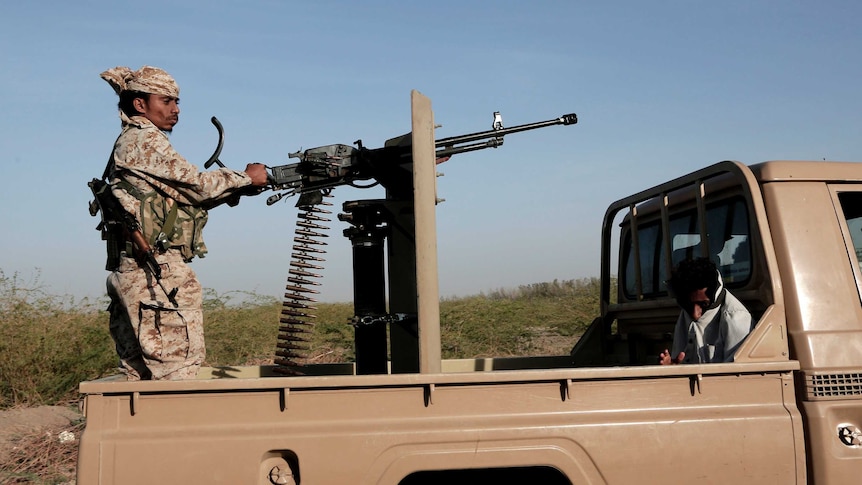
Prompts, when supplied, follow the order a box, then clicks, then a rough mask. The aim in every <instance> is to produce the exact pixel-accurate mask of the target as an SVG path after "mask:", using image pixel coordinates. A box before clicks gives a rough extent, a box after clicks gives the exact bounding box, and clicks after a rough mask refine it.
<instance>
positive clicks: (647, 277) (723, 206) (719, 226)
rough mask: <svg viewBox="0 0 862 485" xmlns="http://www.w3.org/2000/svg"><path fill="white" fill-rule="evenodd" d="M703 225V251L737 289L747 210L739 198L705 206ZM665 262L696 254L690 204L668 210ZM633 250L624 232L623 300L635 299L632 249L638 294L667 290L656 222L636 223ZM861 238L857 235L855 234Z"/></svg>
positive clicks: (745, 265) (747, 270) (744, 275)
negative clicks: (639, 287)
mask: <svg viewBox="0 0 862 485" xmlns="http://www.w3.org/2000/svg"><path fill="white" fill-rule="evenodd" d="M706 226H707V239H708V245H707V246H708V248H709V249H708V252H709V254H707V255H706V256H708V257H709V258H711V259H712V260H713V261H714V262H715V264H716V265H717V266H718V269H719V271H720V272H721V274H722V277H723V278H724V281H725V284H726V285H727V286H728V288H733V287H739V286H742V284H744V283H745V282H746V281H747V280H748V278H749V277H750V276H751V247H750V244H749V243H750V233H749V227H748V212H747V211H746V207H745V202H744V201H743V199H742V198H741V197H733V198H729V199H725V200H722V201H719V202H714V203H711V204H707V206H706ZM668 228H669V233H670V254H671V265H675V264H677V263H679V262H680V261H682V260H683V259H688V258H694V257H698V256H701V251H702V249H701V235H700V222H699V221H698V215H697V211H696V210H695V209H693V208H691V209H688V210H685V211H682V212H678V213H676V214H672V215H671V216H670V217H669V220H668ZM637 231H638V237H637V246H638V247H637V248H635V242H634V241H633V238H632V237H631V231H627V232H626V234H625V236H624V248H625V249H624V251H623V257H624V258H625V259H624V262H625V273H624V274H623V275H622V278H623V282H622V288H623V291H624V294H625V296H626V297H627V298H629V299H637V296H638V295H637V282H636V280H635V253H637V256H638V258H639V260H640V276H641V285H642V296H643V297H645V298H649V297H655V296H661V295H665V294H667V288H666V286H665V281H666V280H667V278H668V274H667V266H668V265H667V264H666V262H665V252H664V249H663V247H662V245H663V244H664V242H663V240H662V239H663V238H662V230H661V221H659V220H655V218H653V220H647V221H645V222H644V223H642V224H639V225H638V229H637ZM859 236H860V240H862V234H860V235H859Z"/></svg>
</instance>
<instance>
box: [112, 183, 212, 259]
mask: <svg viewBox="0 0 862 485" xmlns="http://www.w3.org/2000/svg"><path fill="white" fill-rule="evenodd" d="M114 186H115V187H117V188H119V189H122V190H123V191H125V192H127V193H128V194H129V195H131V196H132V197H134V198H135V199H137V200H138V201H139V202H140V211H139V213H138V214H137V216H138V221H140V223H141V232H142V233H143V235H144V238H146V240H147V242H148V243H149V244H150V246H152V247H153V248H156V249H157V250H161V251H166V250H168V249H179V251H180V253H181V254H182V256H183V259H185V260H186V261H190V260H191V259H192V258H194V257H195V256H197V257H199V258H203V257H204V256H205V255H206V253H207V247H206V244H204V240H203V229H204V226H205V225H206V223H207V218H208V214H207V211H206V209H202V208H199V207H194V206H190V205H184V204H179V203H177V201H175V200H173V199H169V198H166V197H165V196H164V195H162V194H161V193H159V192H158V191H156V190H151V191H149V192H144V191H141V190H139V189H138V188H137V187H135V186H133V185H132V184H130V183H129V182H127V181H125V180H120V181H118V182H116V183H115V184H114ZM108 252H109V254H110V249H109V250H108ZM127 254H131V253H127Z"/></svg>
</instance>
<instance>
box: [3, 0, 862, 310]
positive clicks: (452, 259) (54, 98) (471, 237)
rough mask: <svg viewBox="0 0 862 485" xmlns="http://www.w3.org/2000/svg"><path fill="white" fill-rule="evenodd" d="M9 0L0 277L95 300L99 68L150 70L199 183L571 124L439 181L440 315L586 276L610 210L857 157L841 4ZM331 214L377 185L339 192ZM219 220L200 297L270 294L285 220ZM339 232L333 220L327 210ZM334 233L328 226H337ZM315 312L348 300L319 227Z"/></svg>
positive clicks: (339, 244)
mask: <svg viewBox="0 0 862 485" xmlns="http://www.w3.org/2000/svg"><path fill="white" fill-rule="evenodd" d="M128 5H130V6H129V7H126V6H125V4H124V3H123V2H116V1H115V2H105V1H79V2H65V1H63V2H61V1H56V2H38V1H34V2H5V3H4V4H3V6H2V7H0V52H2V70H0V107H2V112H3V113H2V114H3V115H2V116H0V163H2V166H3V176H2V178H0V207H2V211H0V228H2V229H0V231H2V234H3V235H4V237H2V238H0V270H2V272H3V273H4V274H5V276H6V277H11V276H13V275H17V276H16V277H17V278H18V279H19V281H20V282H22V284H24V285H25V286H26V285H27V284H32V285H36V284H39V285H41V286H42V287H44V288H46V289H47V290H49V291H50V292H52V293H54V294H63V295H72V296H75V297H91V298H100V297H101V296H102V295H103V294H104V280H105V276H106V272H105V271H104V269H103V268H104V246H103V243H102V242H101V241H100V240H99V235H98V233H97V232H96V231H95V230H94V227H95V225H96V223H97V220H96V219H95V218H92V217H90V215H89V213H88V212H87V203H88V202H89V200H90V198H91V196H90V193H89V190H88V188H87V186H86V182H87V181H88V180H89V179H91V178H93V177H98V176H100V175H101V173H102V170H103V168H104V165H105V162H106V160H107V157H108V155H109V153H110V148H111V145H112V143H113V141H114V139H115V137H116V135H117V134H118V133H119V119H118V117H117V114H116V96H115V95H114V93H113V91H112V90H111V88H110V86H109V85H108V84H107V83H105V82H104V81H102V80H101V79H100V78H99V73H100V72H101V71H103V70H105V69H107V68H110V67H114V66H117V65H125V66H129V67H131V68H133V69H137V68H138V67H140V66H141V65H145V64H148V65H154V66H159V67H162V68H164V69H166V70H168V71H169V72H170V73H171V74H173V75H174V77H175V78H176V79H177V81H178V83H179V85H180V88H181V99H182V103H181V109H182V113H181V115H180V123H179V125H178V126H177V127H176V128H175V130H174V133H173V135H172V142H173V144H174V146H175V148H177V150H178V151H179V152H180V153H181V154H183V155H184V156H185V157H186V158H187V159H189V160H190V161H192V162H193V163H196V164H198V165H199V166H201V165H202V163H203V161H204V160H206V158H207V157H208V156H209V155H210V153H212V151H213V149H214V148H215V144H216V132H215V129H214V128H213V126H212V125H211V124H210V122H209V119H210V117H211V116H213V115H215V116H217V117H218V118H219V119H220V120H221V122H222V124H223V125H224V127H225V130H226V140H225V146H224V150H223V152H222V157H221V160H222V161H224V162H225V163H226V164H227V165H228V166H231V167H233V168H237V169H241V168H243V167H244V166H245V164H246V163H248V162H252V161H258V162H263V163H266V164H268V165H280V164H285V163H291V162H293V161H294V160H292V159H288V158H287V154H288V153H289V152H293V151H296V150H298V149H300V148H310V147H314V146H320V145H326V144H332V143H345V144H350V143H352V142H353V141H354V140H357V139H362V140H363V142H364V143H365V145H366V146H369V147H376V146H380V145H382V144H383V142H384V141H385V140H386V139H388V138H391V137H393V136H396V135H400V134H403V133H405V132H406V131H408V130H409V126H410V112H409V95H410V90H411V89H416V90H419V91H420V92H422V93H423V94H425V95H426V96H428V97H429V98H431V100H432V104H433V108H434V112H435V121H436V122H437V123H438V124H441V125H442V127H441V128H439V129H438V131H437V134H438V137H447V136H453V135H456V134H460V133H468V132H475V131H480V130H485V129H488V128H490V124H491V120H492V113H493V112H494V111H501V112H502V114H503V120H504V123H505V124H506V125H507V126H512V125H516V124H522V123H529V122H533V121H540V120H546V119H550V118H555V117H557V116H560V115H562V114H564V113H569V112H575V113H577V114H578V117H579V120H580V121H579V124H578V125H576V126H570V127H561V126H555V127H550V128H546V129H543V130H539V131H532V132H526V133H521V134H516V135H511V136H509V137H507V138H506V143H505V145H504V146H503V147H501V148H499V149H495V150H485V151H481V152H474V153H470V154H464V155H461V156H457V157H454V158H453V159H452V160H450V161H449V162H447V163H446V164H444V165H442V166H440V171H441V172H443V173H444V174H445V175H444V176H443V177H442V178H440V179H438V192H439V197H442V198H444V199H446V202H444V203H443V204H441V205H439V206H438V209H437V222H438V238H439V239H438V252H439V255H438V256H439V275H440V292H441V295H442V296H455V295H469V294H477V293H480V292H488V291H491V290H495V289H500V288H514V287H517V286H518V285H521V284H530V283H536V282H543V281H550V280H553V279H572V278H582V277H591V276H598V274H599V237H600V234H601V220H602V216H603V214H604V211H605V208H606V207H607V206H608V205H609V204H610V203H611V202H613V201H614V200H617V199H619V198H622V197H624V196H626V195H628V194H630V193H633V192H636V191H639V190H642V189H645V188H648V187H650V186H653V185H656V184H658V183H661V182H662V181H665V180H667V179H670V178H673V177H676V176H679V175H682V174H684V173H687V172H690V171H692V170H695V169H698V168H701V167H703V166H706V165H709V164H712V163H714V162H717V161H721V160H728V159H730V160H739V161H741V162H744V163H756V162H760V161H763V160H771V159H814V160H820V159H824V158H825V159H831V160H851V161H862V137H860V133H859V131H860V126H862V123H860V122H862V96H860V87H859V86H860V79H862V62H860V58H861V57H862V31H860V29H859V28H858V26H859V20H860V18H862V4H860V3H858V2H854V1H821V2H808V1H794V0H786V1H777V0H775V1H742V0H729V1H724V2H715V1H700V0H687V1H683V0H677V1H654V2H642V1H634V0H629V1H607V2H585V1H543V0H536V1H532V2H524V1H509V0H497V1H494V2H487V1H482V2H479V1H469V0H460V1H448V0H441V1H427V2H407V1H400V2H398V1H373V0H369V1H365V2H352V1H351V2H348V1H325V0H317V1H307V2H299V1H292V2H288V1H254V0H248V1H244V2H239V1H226V0H220V1H206V2H204V1H200V2H183V1H171V2H167V1H161V0H155V1H150V2H145V3H129V4H128ZM335 196H336V197H335V199H334V200H335V204H336V205H335V209H336V212H337V211H338V209H339V208H340V207H341V203H342V202H344V201H345V200H361V199H367V198H379V197H381V196H382V192H381V191H379V189H370V190H359V189H354V188H350V187H342V188H339V189H337V190H336V191H335ZM264 199H265V197H257V198H249V199H245V200H244V201H243V202H242V203H241V204H240V205H239V206H238V207H234V208H229V207H222V208H217V209H216V210H214V211H212V212H211V214H210V222H209V224H208V226H207V231H206V233H205V235H206V240H207V245H208V247H209V249H210V254H209V255H208V256H207V257H206V258H205V259H202V260H196V261H195V262H194V264H193V268H194V269H195V270H196V271H197V273H198V275H199V277H200V279H201V281H202V283H203V285H204V286H205V287H208V288H213V289H215V290H216V291H218V292H220V293H223V292H228V291H233V290H242V291H254V292H257V293H260V294H266V295H277V296H278V295H281V294H282V293H283V288H284V285H285V281H286V277H287V270H288V263H289V257H290V252H291V245H292V244H291V242H292V237H293V228H294V221H295V218H296V209H295V208H294V207H293V204H294V202H295V201H294V200H293V199H289V200H288V201H287V202H282V203H279V204H276V205H274V206H267V205H266V204H265V201H264ZM333 215H334V214H333ZM333 219H334V218H333ZM331 225H332V229H331V230H330V232H329V234H330V238H329V243H330V244H329V249H330V252H329V254H328V258H327V259H328V261H327V262H326V263H325V266H326V270H325V271H324V278H323V279H322V283H323V285H322V286H321V288H320V289H321V294H320V299H321V300H324V301H349V300H351V298H352V293H351V291H352V286H351V285H352V282H351V281H352V280H351V273H350V267H351V262H350V244H349V241H348V240H347V239H345V238H344V237H343V236H342V235H341V232H342V230H343V229H344V223H340V222H338V221H333V223H332V224H331Z"/></svg>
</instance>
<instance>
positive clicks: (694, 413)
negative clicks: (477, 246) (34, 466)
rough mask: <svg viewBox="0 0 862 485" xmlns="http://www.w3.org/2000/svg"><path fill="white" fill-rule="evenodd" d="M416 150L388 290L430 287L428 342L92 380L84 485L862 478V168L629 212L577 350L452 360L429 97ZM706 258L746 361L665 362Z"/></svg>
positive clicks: (694, 184) (815, 165)
mask: <svg viewBox="0 0 862 485" xmlns="http://www.w3.org/2000/svg"><path fill="white" fill-rule="evenodd" d="M429 136H430V142H429V141H428V139H429ZM429 143H431V145H429ZM413 144H414V147H413V159H414V160H413V167H412V172H413V174H414V183H415V190H414V195H415V199H414V200H413V203H414V206H413V207H410V209H411V210H409V211H406V213H407V214H408V215H407V216H406V217H407V219H405V220H406V221H407V222H410V223H414V224H415V225H414V226H413V227H414V228H415V232H414V233H411V234H410V236H411V237H408V238H407V239H408V240H409V241H408V243H409V244H404V245H403V247H409V248H410V251H405V253H410V252H411V251H413V252H412V253H411V254H412V256H410V257H405V256H404V254H396V253H397V247H398V244H395V243H393V244H392V246H395V247H394V248H393V247H390V249H389V251H390V253H389V257H390V263H391V264H389V277H390V286H395V285H393V284H392V281H394V280H395V279H396V277H397V276H396V273H398V274H400V273H405V272H406V273H409V274H410V275H412V277H413V279H412V280H411V279H410V278H407V280H408V281H412V282H413V285H412V286H411V285H406V286H407V287H408V288H409V290H404V287H405V285H401V284H399V285H397V286H398V288H397V289H390V293H389V303H388V304H389V305H390V307H389V308H388V311H389V313H390V314H391V315H396V314H399V315H401V314H407V313H411V312H412V313H415V314H416V315H417V318H416V322H415V323H416V325H415V327H413V328H412V330H413V332H412V335H414V339H413V340H410V338H408V337H405V335H409V334H411V332H410V331H409V330H410V328H408V329H407V331H404V329H402V331H401V333H400V334H398V332H396V331H395V330H394V328H395V327H398V326H399V325H400V323H399V322H398V321H396V320H397V319H394V318H393V319H391V320H390V321H389V323H388V325H389V326H391V327H393V330H392V331H391V335H390V339H391V341H390V343H389V345H390V347H391V355H390V356H389V357H386V358H385V359H384V365H383V367H382V369H381V368H380V365H379V360H380V356H379V355H377V356H375V355H374V354H375V352H377V353H378V354H379V352H378V351H376V350H374V349H375V346H374V345H370V346H369V345H367V342H361V341H360V339H359V338H357V346H360V345H362V346H363V347H362V348H363V352H357V362H354V363H345V364H318V365H306V366H303V368H302V372H301V374H302V375H284V374H283V373H282V372H279V369H278V368H276V367H274V366H262V367H218V368H204V369H202V370H201V372H200V373H199V375H198V378H197V379H195V380H187V381H145V382H127V381H125V380H124V378H122V377H118V376H115V377H109V378H105V379H100V380H95V381H88V382H82V383H81V384H80V392H81V393H82V394H83V395H84V400H83V402H84V406H83V407H84V412H85V417H86V429H85V431H84V433H83V435H82V437H81V441H80V451H79V458H78V480H77V483H78V484H82V485H83V484H88V485H89V484H120V483H122V484H137V483H141V484H144V483H146V484H151V483H206V484H217V483H223V484H240V483H242V484H342V483H359V484H392V485H394V484H400V485H413V484H425V483H512V484H514V483H518V484H523V483H542V484H583V483H591V484H597V483H616V484H631V483H659V482H662V483H737V484H742V483H750V484H762V483H776V484H791V483H795V484H802V483H856V482H857V481H858V480H859V479H860V476H862V431H860V428H862V268H860V266H862V163H849V162H828V161H770V162H764V163H759V164H754V165H750V166H749V165H744V164H742V163H739V162H733V161H725V162H720V163H716V164H714V165H711V166H708V167H706V168H703V169H700V170H697V171H695V172H693V173H690V174H687V175H683V176H681V177H679V178H677V179H674V180H671V181H668V182H665V183H662V184H660V185H657V186H655V187H652V188H650V189H647V190H644V191H642V192H639V193H637V194H634V195H631V196H629V197H625V198H622V199H620V200H618V201H616V202H613V203H612V204H610V206H609V207H608V209H607V212H606V214H605V218H604V223H603V227H602V232H601V240H602V243H601V280H602V290H601V305H600V308H599V309H597V311H598V316H597V317H596V318H595V320H594V321H593V323H592V324H591V326H590V327H589V328H588V330H587V331H586V332H585V334H584V335H583V336H582V337H581V338H580V339H579V340H578V341H577V342H576V343H575V342H573V344H574V347H573V349H572V351H571V353H570V354H569V355H563V356H557V357H521V358H489V359H466V360H443V359H441V358H440V349H439V310H438V307H437V302H438V301H439V295H438V294H437V288H436V285H437V280H436V234H435V233H434V210H433V208H434V201H435V185H434V184H435V181H434V155H433V149H432V148H431V147H433V114H432V113H431V109H430V102H428V101H427V98H424V97H423V96H421V94H419V93H415V92H414V105H413ZM406 206H410V204H406ZM401 212H404V211H400V212H399V213H401ZM401 222H404V221H401ZM408 232H410V231H408ZM692 256H707V257H710V258H712V259H713V261H715V262H716V264H717V265H718V267H719V269H720V271H721V273H722V275H723V278H724V282H725V285H726V287H727V288H728V289H729V291H731V292H732V293H733V294H734V295H736V296H737V298H739V299H740V300H741V301H742V302H743V303H744V304H745V305H746V306H747V307H748V309H749V310H750V311H751V313H752V314H753V315H754V317H755V319H756V320H757V323H756V326H755V327H754V328H753V330H752V332H751V333H750V334H749V336H748V337H747V339H746V340H745V341H744V343H743V344H742V345H741V347H740V348H739V349H738V351H737V352H736V354H735V357H734V360H733V362H728V363H719V364H715V363H714V364H688V365H673V366H661V365H657V362H658V360H657V356H658V354H659V352H660V351H661V350H663V349H665V348H669V347H670V344H671V335H672V332H673V327H674V323H675V320H676V317H677V315H678V314H679V308H678V306H677V305H676V303H675V301H674V299H673V298H672V297H670V296H669V295H668V291H667V288H666V285H665V280H666V279H667V277H668V275H669V271H670V269H671V268H672V267H673V265H674V264H675V263H676V262H678V261H679V260H681V259H683V258H686V257H692ZM404 260H406V263H404V264H401V263H402V262H403V261H404ZM354 267H356V265H355V266H354ZM404 268H407V269H404ZM399 272H400V273H399ZM400 277H402V279H403V278H404V277H403V275H402V276H400ZM396 291H397V292H402V293H405V292H406V293H407V297H404V296H401V295H398V294H395V293H394V292H396ZM398 305H401V307H400V308H395V307H396V306H398ZM411 305H415V308H410V306H411ZM358 334H359V332H358V331H357V336H358ZM383 347H384V351H385V347H386V345H383ZM383 355H384V356H386V355H387V354H385V353H384V354H383ZM369 356H370V359H371V360H365V361H364V362H360V360H361V359H366V357H369ZM375 359H376V360H375ZM369 362H371V364H370V365H369V364H368V363H369ZM363 369H365V370H363ZM368 369H371V370H368Z"/></svg>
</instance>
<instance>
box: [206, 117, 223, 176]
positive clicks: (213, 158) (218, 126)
mask: <svg viewBox="0 0 862 485" xmlns="http://www.w3.org/2000/svg"><path fill="white" fill-rule="evenodd" d="M210 121H212V123H213V124H214V125H215V127H216V130H218V146H217V147H216V149H215V151H214V152H213V154H212V156H210V158H209V160H207V161H206V162H205V163H204V168H210V166H212V164H213V163H217V164H218V166H219V167H221V168H224V164H223V163H221V161H220V160H219V159H218V156H219V155H221V147H222V145H224V128H222V126H221V122H220V121H219V120H218V118H216V117H215V116H213V117H212V118H210Z"/></svg>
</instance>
